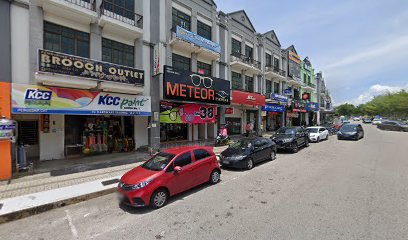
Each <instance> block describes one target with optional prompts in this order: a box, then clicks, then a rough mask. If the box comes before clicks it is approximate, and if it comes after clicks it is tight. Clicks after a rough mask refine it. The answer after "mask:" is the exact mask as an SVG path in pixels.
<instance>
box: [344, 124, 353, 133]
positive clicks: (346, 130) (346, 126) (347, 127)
mask: <svg viewBox="0 0 408 240" xmlns="http://www.w3.org/2000/svg"><path fill="white" fill-rule="evenodd" d="M356 130H357V126H356V125H349V124H347V125H344V126H343V127H342V128H341V131H344V132H351V131H356Z"/></svg>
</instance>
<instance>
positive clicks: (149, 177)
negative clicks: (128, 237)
mask: <svg viewBox="0 0 408 240" xmlns="http://www.w3.org/2000/svg"><path fill="white" fill-rule="evenodd" d="M220 175H221V169H220V166H219V165H218V161H217V158H216V156H215V154H214V152H213V150H212V148H211V147H180V148H172V149H167V150H164V151H162V152H159V153H157V154H156V155H154V156H153V157H152V158H150V159H149V160H147V161H146V162H145V163H143V164H142V165H140V166H138V167H136V168H134V169H132V170H130V171H128V172H127V173H125V175H123V176H122V178H121V179H120V182H119V185H118V198H119V200H120V201H121V202H123V203H124V204H127V205H130V206H133V207H143V206H151V207H153V208H160V207H163V206H164V205H165V204H166V202H167V200H168V198H169V197H170V196H173V195H176V194H178V193H181V192H184V191H186V190H188V189H190V188H193V187H195V186H198V185H200V184H202V183H205V182H209V183H211V184H216V183H218V182H219V180H220Z"/></svg>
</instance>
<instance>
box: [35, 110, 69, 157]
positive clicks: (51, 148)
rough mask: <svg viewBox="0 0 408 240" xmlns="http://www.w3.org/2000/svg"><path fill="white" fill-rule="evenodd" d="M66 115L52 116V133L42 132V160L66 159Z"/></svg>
mask: <svg viewBox="0 0 408 240" xmlns="http://www.w3.org/2000/svg"><path fill="white" fill-rule="evenodd" d="M64 132H65V117H64V115H50V131H49V133H44V132H42V131H40V136H39V137H40V139H39V140H40V160H41V161H44V160H53V159H62V158H64Z"/></svg>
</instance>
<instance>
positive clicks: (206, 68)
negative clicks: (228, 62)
mask: <svg viewBox="0 0 408 240" xmlns="http://www.w3.org/2000/svg"><path fill="white" fill-rule="evenodd" d="M197 69H198V71H197V72H198V73H200V74H203V75H205V76H211V75H212V65H211V64H207V63H203V62H200V61H197Z"/></svg>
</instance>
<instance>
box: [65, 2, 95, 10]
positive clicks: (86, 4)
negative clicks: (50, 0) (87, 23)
mask: <svg viewBox="0 0 408 240" xmlns="http://www.w3.org/2000/svg"><path fill="white" fill-rule="evenodd" d="M64 1H65V2H69V3H72V4H75V5H77V6H80V7H83V8H86V9H89V10H92V11H95V9H96V8H95V3H96V0H64Z"/></svg>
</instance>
